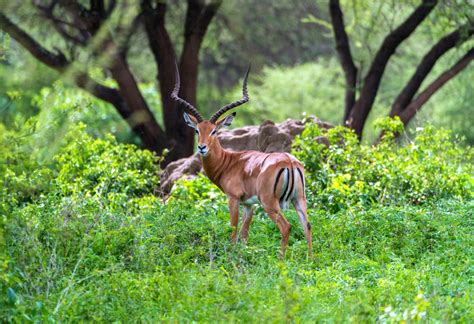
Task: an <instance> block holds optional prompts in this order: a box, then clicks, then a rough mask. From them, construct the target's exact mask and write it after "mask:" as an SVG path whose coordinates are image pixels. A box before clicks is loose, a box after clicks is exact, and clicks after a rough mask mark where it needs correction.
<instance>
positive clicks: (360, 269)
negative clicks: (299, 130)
mask: <svg viewBox="0 0 474 324" xmlns="http://www.w3.org/2000/svg"><path fill="white" fill-rule="evenodd" d="M380 125H381V126H382V127H383V128H384V129H385V130H386V132H387V136H386V137H385V139H384V140H383V141H382V143H381V144H380V145H378V146H376V147H371V146H365V145H359V144H357V143H356V142H355V141H356V139H355V136H354V135H353V134H352V133H350V132H348V131H347V130H345V129H343V128H335V129H332V130H329V131H323V130H320V129H318V128H317V127H316V126H309V127H308V128H307V129H306V130H305V132H304V133H303V134H302V135H301V136H300V137H299V138H298V139H297V140H296V141H295V144H294V145H295V146H294V152H293V153H294V154H295V155H296V156H297V157H298V158H299V159H300V160H301V161H302V162H303V163H304V164H305V167H306V180H307V185H308V188H307V195H308V201H309V210H308V214H309V217H310V220H311V223H312V224H313V229H314V232H313V240H314V243H313V244H314V248H315V257H314V258H313V259H309V258H308V257H307V248H306V244H305V241H304V234H303V231H302V229H301V228H300V226H299V223H298V220H297V215H296V213H295V212H294V211H292V210H288V211H286V215H287V217H288V219H289V221H290V223H292V224H293V225H294V226H293V230H292V233H291V236H290V242H289V249H288V251H287V255H286V258H285V260H284V261H280V260H279V259H278V257H277V255H278V253H277V251H278V247H279V241H280V236H279V232H278V230H277V228H276V226H275V225H274V224H273V223H272V222H271V220H270V219H269V218H268V217H267V216H266V215H265V213H264V212H263V211H262V210H261V208H257V211H256V216H255V219H254V222H253V224H252V227H251V230H250V236H249V242H248V245H247V246H243V245H242V244H240V243H239V244H237V245H235V246H234V245H232V244H231V243H230V242H229V235H230V232H231V228H230V226H229V225H228V224H229V216H228V209H227V205H226V200H225V197H224V195H223V194H222V193H221V192H220V191H219V190H218V189H217V188H216V187H215V186H214V185H212V184H211V183H210V182H209V180H207V178H205V177H204V176H202V175H200V176H198V177H196V178H194V179H192V180H181V181H179V182H178V183H177V184H176V185H175V188H174V190H173V192H172V194H171V196H170V198H169V199H168V200H167V202H166V203H164V202H163V201H162V200H161V199H160V198H157V197H155V196H154V192H153V190H154V189H155V188H156V187H157V185H158V182H157V181H158V180H157V177H156V174H157V168H156V164H155V162H156V158H155V157H153V156H152V155H151V154H150V153H148V152H146V151H142V150H139V149H137V148H135V147H134V146H130V145H123V144H119V143H117V142H116V141H115V140H114V139H113V138H112V137H106V138H103V139H94V138H92V137H90V136H88V135H85V134H84V132H82V131H81V130H80V128H78V129H75V130H73V131H71V132H70V133H69V135H68V136H69V138H65V144H64V147H62V148H61V149H60V150H59V151H58V153H57V154H56V155H55V157H54V158H53V159H52V162H51V163H48V164H44V163H41V162H38V161H36V160H35V159H34V158H32V154H31V152H29V151H28V149H26V148H25V143H22V141H23V140H22V139H21V138H19V137H14V138H15V139H16V140H15V141H13V140H12V139H13V137H12V136H10V135H11V134H10V135H8V134H7V135H5V136H4V137H3V138H2V144H3V146H2V147H3V148H2V150H3V152H4V153H5V154H2V155H1V159H2V161H1V162H2V163H1V164H0V173H1V176H2V179H3V180H2V188H1V191H0V208H1V209H0V210H1V215H2V218H0V233H1V236H0V248H1V250H0V251H1V252H0V271H1V272H0V289H1V291H0V293H1V295H0V320H2V321H16V322H25V321H51V322H54V321H68V322H69V321H100V322H109V321H122V322H137V321H147V322H154V321H167V322H168V321H173V322H188V321H197V322H218V321H226V322H227V321H231V322H315V321H335V322H340V321H354V322H360V321H363V322H366V321H372V322H373V321H380V322H400V321H407V322H414V321H419V320H421V321H459V322H469V321H471V320H472V318H474V314H473V307H472V304H473V302H472V297H471V296H472V294H473V289H472V277H473V273H472V259H473V256H472V251H473V236H472V232H473V210H474V202H473V199H472V184H473V178H472V163H471V162H472V150H471V149H470V148H466V147H463V146H461V145H459V143H458V142H459V140H458V139H455V138H452V136H451V135H450V134H449V133H448V132H446V131H444V130H435V129H433V128H431V127H426V128H425V129H419V130H417V132H416V137H415V138H414V139H413V142H412V143H409V144H407V145H399V144H398V143H397V142H396V141H395V140H394V139H393V136H392V135H393V132H395V131H399V130H400V129H399V124H398V123H397V122H396V121H392V120H385V121H383V122H381V123H380ZM321 136H324V137H327V138H328V139H329V141H330V142H331V143H332V144H333V145H332V146H330V147H329V148H327V147H326V146H324V145H321V144H318V141H317V140H316V139H317V138H320V137H321Z"/></svg>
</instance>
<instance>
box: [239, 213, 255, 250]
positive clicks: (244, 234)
mask: <svg viewBox="0 0 474 324" xmlns="http://www.w3.org/2000/svg"><path fill="white" fill-rule="evenodd" d="M252 216H253V206H244V220H243V222H242V228H241V229H240V239H241V240H242V243H244V244H247V238H248V237H249V227H250V224H251V223H252Z"/></svg>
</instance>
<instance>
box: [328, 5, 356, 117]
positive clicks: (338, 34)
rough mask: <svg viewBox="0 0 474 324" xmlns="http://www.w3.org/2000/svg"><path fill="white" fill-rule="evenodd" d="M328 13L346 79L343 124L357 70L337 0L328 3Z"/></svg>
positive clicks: (349, 109) (354, 95)
mask: <svg viewBox="0 0 474 324" xmlns="http://www.w3.org/2000/svg"><path fill="white" fill-rule="evenodd" d="M329 12H330V13H331V22H332V27H333V32H334V39H335V41H336V51H337V55H338V56H339V61H340V62H341V66H342V70H343V71H344V77H345V79H346V93H345V96H344V117H343V120H342V121H343V123H345V122H346V121H347V120H348V118H349V114H350V112H351V110H352V107H353V106H354V103H355V98H356V87H357V68H356V66H355V64H354V61H353V59H352V54H351V48H350V44H349V39H348V37H347V33H346V29H345V27H344V16H343V14H342V10H341V7H340V5H339V0H331V1H330V2H329Z"/></svg>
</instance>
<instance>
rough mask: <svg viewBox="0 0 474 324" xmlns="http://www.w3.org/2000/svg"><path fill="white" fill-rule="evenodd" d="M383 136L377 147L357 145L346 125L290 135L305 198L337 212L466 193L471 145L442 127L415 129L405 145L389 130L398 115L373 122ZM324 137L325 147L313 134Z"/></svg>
mask: <svg viewBox="0 0 474 324" xmlns="http://www.w3.org/2000/svg"><path fill="white" fill-rule="evenodd" d="M377 124H378V125H379V127H381V128H382V129H383V130H384V131H385V137H384V138H383V140H382V141H381V143H380V144H379V145H377V146H369V145H365V144H359V143H358V140H357V137H356V135H355V134H354V133H353V132H352V131H350V130H349V129H347V128H345V127H342V126H338V127H335V128H333V129H329V130H323V129H320V128H318V126H317V125H309V126H308V127H307V128H306V129H305V130H304V132H303V133H302V134H301V136H299V137H298V138H296V139H295V142H294V154H295V156H296V157H297V158H299V159H300V160H301V161H302V162H303V163H304V165H305V168H306V171H307V178H308V179H307V183H308V187H309V190H310V191H311V192H312V193H313V195H311V198H310V201H311V203H312V204H316V205H317V206H319V208H326V209H328V210H332V211H337V210H339V209H341V208H347V207H349V206H355V205H361V206H370V205H371V204H385V205H390V204H396V205H401V204H405V203H411V204H422V203H425V202H427V201H430V200H433V199H441V198H449V197H459V198H463V197H464V198H468V197H470V195H471V188H472V164H471V163H470V161H471V159H472V153H473V151H472V149H471V148H465V147H463V146H462V145H461V142H462V140H461V139H459V138H458V137H453V136H451V134H450V132H449V131H447V130H436V129H435V128H434V127H433V126H426V127H425V128H418V129H416V133H415V138H414V140H413V141H412V142H410V143H408V145H399V144H398V143H397V142H396V141H395V140H394V132H400V131H401V130H402V128H401V123H400V121H399V120H390V119H385V120H381V121H379V122H378V123H377ZM319 136H324V137H327V139H328V140H329V143H330V146H329V147H326V146H325V145H323V144H319V143H318V142H317V141H316V140H315V138H316V137H319Z"/></svg>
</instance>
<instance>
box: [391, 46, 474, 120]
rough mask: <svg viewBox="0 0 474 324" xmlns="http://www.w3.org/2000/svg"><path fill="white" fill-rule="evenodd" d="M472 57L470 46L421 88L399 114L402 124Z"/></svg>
mask: <svg viewBox="0 0 474 324" xmlns="http://www.w3.org/2000/svg"><path fill="white" fill-rule="evenodd" d="M473 59H474V48H471V49H470V50H469V52H467V53H466V55H464V56H463V57H462V58H461V59H459V60H458V61H457V62H456V63H455V64H454V65H453V66H452V67H450V68H449V69H448V70H446V71H444V72H443V73H442V74H441V75H440V76H438V77H437V78H436V80H434V81H433V82H431V83H430V84H429V85H428V86H427V87H426V88H425V90H423V91H422V92H421V93H420V94H419V95H418V96H417V97H416V98H415V99H414V100H413V101H412V102H411V103H410V104H409V105H408V106H407V107H406V108H405V109H404V110H403V111H402V113H401V114H400V119H401V121H402V122H403V124H405V125H406V124H408V122H409V121H410V120H411V119H412V118H413V116H415V114H416V113H417V112H418V111H419V110H420V109H421V107H422V106H423V105H424V104H425V103H426V102H427V101H428V100H429V99H430V98H431V96H433V95H434V94H435V93H436V91H438V90H439V89H440V88H441V87H442V86H444V85H445V84H446V82H448V81H449V80H451V79H452V78H454V77H455V76H456V75H457V74H458V73H459V72H461V71H462V70H464V69H465V68H466V67H467V66H468V65H469V63H470V62H471V61H472V60H473Z"/></svg>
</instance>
